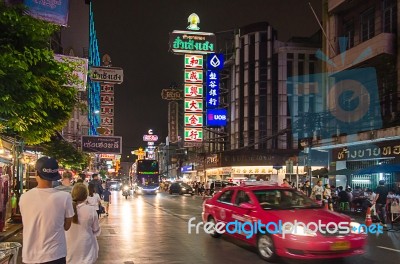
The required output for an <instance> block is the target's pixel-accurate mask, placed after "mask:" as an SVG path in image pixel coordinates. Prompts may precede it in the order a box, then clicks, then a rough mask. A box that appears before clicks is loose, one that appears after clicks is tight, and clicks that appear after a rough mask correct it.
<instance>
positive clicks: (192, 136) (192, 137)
mask: <svg viewBox="0 0 400 264" xmlns="http://www.w3.org/2000/svg"><path fill="white" fill-rule="evenodd" d="M202 140H203V129H202V128H190V127H185V141H195V142H196V141H197V142H201V141H202Z"/></svg>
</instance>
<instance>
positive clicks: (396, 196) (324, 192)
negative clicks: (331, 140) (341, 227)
mask: <svg viewBox="0 0 400 264" xmlns="http://www.w3.org/2000/svg"><path fill="white" fill-rule="evenodd" d="M281 186H285V187H289V186H291V185H290V183H289V182H288V181H287V180H286V179H284V181H283V183H282V185H281ZM298 189H299V190H300V191H302V192H303V193H304V194H305V195H307V196H308V197H310V198H312V199H314V200H316V201H317V202H318V203H320V204H328V208H329V209H330V210H332V211H333V210H334V208H336V209H339V210H344V211H346V210H353V211H356V212H357V211H358V212H366V211H367V208H372V209H373V213H374V215H375V216H376V218H377V221H379V222H380V223H381V224H382V225H383V226H384V227H386V226H387V223H388V222H390V217H389V214H391V213H392V212H391V211H390V210H391V207H392V205H393V204H399V203H400V192H399V191H397V192H396V190H389V189H388V188H387V186H386V185H385V181H384V180H381V181H379V185H378V187H377V188H376V189H375V190H372V189H370V188H365V189H362V188H361V187H360V186H356V187H355V188H354V189H353V190H352V189H351V188H350V187H347V188H344V187H343V186H339V187H335V186H330V185H329V184H325V185H323V184H322V181H321V180H319V181H318V182H317V184H316V185H314V187H312V188H311V186H310V181H306V182H305V183H304V184H303V185H300V186H298Z"/></svg>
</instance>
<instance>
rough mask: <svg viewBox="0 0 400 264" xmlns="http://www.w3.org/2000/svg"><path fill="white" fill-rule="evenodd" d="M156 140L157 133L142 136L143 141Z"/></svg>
mask: <svg viewBox="0 0 400 264" xmlns="http://www.w3.org/2000/svg"><path fill="white" fill-rule="evenodd" d="M157 140H158V136H157V135H144V136H143V141H150V142H156V141H157Z"/></svg>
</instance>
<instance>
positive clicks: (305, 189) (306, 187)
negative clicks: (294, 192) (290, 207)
mask: <svg viewBox="0 0 400 264" xmlns="http://www.w3.org/2000/svg"><path fill="white" fill-rule="evenodd" d="M303 192H304V194H305V195H307V197H311V193H312V188H311V185H310V181H306V182H305V183H304V186H303Z"/></svg>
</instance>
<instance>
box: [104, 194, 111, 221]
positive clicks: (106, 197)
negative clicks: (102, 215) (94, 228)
mask: <svg viewBox="0 0 400 264" xmlns="http://www.w3.org/2000/svg"><path fill="white" fill-rule="evenodd" d="M103 201H104V208H105V212H106V216H108V208H109V207H110V204H111V192H110V191H109V190H108V187H106V189H105V190H104V192H103Z"/></svg>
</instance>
